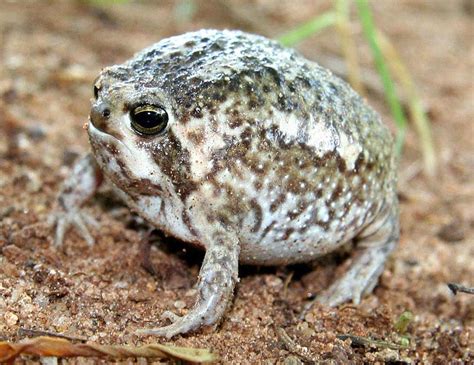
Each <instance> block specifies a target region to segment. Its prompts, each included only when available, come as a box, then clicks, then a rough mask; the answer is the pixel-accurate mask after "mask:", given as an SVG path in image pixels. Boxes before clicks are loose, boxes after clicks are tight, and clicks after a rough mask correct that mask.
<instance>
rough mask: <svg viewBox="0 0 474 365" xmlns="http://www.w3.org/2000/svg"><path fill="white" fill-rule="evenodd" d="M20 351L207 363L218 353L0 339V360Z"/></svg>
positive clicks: (57, 340) (52, 339) (152, 346)
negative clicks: (15, 341)
mask: <svg viewBox="0 0 474 365" xmlns="http://www.w3.org/2000/svg"><path fill="white" fill-rule="evenodd" d="M21 354H26V355H36V356H55V357H78V356H81V357H109V358H113V359H122V358H128V357H145V358H162V359H179V360H184V361H191V362H196V363H210V362H214V361H216V360H217V356H216V355H215V354H213V353H212V352H211V351H210V350H208V349H196V348H188V347H177V346H169V345H161V344H150V345H144V346H131V345H121V346H120V345H97V344H88V343H79V344H74V343H72V342H70V341H68V340H66V339H63V338H55V337H45V336H41V337H36V338H33V339H27V340H24V341H20V342H17V343H11V342H0V363H5V362H6V363H12V362H13V361H14V360H15V358H17V357H18V356H20V355H21Z"/></svg>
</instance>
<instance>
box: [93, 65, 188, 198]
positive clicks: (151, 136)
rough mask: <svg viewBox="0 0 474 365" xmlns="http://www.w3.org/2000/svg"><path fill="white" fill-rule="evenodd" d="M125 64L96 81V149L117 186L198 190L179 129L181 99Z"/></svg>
mask: <svg viewBox="0 0 474 365" xmlns="http://www.w3.org/2000/svg"><path fill="white" fill-rule="evenodd" d="M136 81H137V80H135V79H134V75H133V72H132V73H130V69H129V68H126V67H123V66H113V67H110V68H107V69H105V70H103V71H102V73H101V75H100V76H99V77H98V79H97V80H96V82H95V84H94V96H95V98H94V100H93V102H92V107H91V112H90V123H89V124H88V133H89V138H90V142H91V145H92V150H93V153H94V155H95V157H96V159H97V161H98V163H99V165H100V166H101V168H102V170H103V171H104V173H105V174H106V176H108V177H109V178H110V179H111V180H112V181H113V182H114V184H115V185H117V186H118V187H119V188H121V189H122V190H124V191H126V192H128V193H136V194H140V195H153V196H164V197H166V196H168V195H169V194H173V195H177V196H178V197H185V196H186V195H187V194H189V193H190V192H191V191H192V190H193V189H194V186H195V184H194V182H193V179H192V178H191V176H190V161H189V159H190V156H189V151H188V150H187V149H186V148H184V147H183V143H182V141H181V140H180V135H179V134H177V133H175V131H174V130H173V128H174V126H175V125H176V124H179V117H178V115H177V113H176V105H175V101H174V99H173V98H172V97H170V96H169V95H166V93H164V92H163V91H160V90H159V89H158V88H156V87H146V86H144V83H143V80H140V82H139V83H138V84H139V85H140V87H135V85H137V82H136Z"/></svg>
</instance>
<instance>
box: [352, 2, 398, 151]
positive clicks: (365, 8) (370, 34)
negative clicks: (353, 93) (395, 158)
mask: <svg viewBox="0 0 474 365" xmlns="http://www.w3.org/2000/svg"><path fill="white" fill-rule="evenodd" d="M356 3H357V8H358V10H359V17H360V22H361V24H362V28H363V30H364V34H365V37H366V38H367V41H368V43H369V45H370V48H371V49H372V54H373V56H374V61H375V66H376V68H377V72H378V73H379V75H380V78H381V80H382V84H383V88H384V91H385V97H386V99H387V101H388V104H389V106H390V110H391V113H392V116H393V118H394V119H395V123H396V125H397V129H398V132H397V139H396V148H397V153H398V154H401V152H402V149H403V143H404V140H405V133H406V126H407V119H406V116H405V113H404V112H403V109H402V106H401V103H400V100H399V99H398V97H397V94H396V92H395V85H394V83H393V80H392V77H391V75H390V72H389V70H388V67H387V64H386V63H385V60H384V58H383V55H382V51H381V50H380V45H379V43H378V41H377V31H376V29H375V25H374V21H373V17H372V12H371V10H370V8H369V4H368V1H367V0H356Z"/></svg>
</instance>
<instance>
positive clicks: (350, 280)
mask: <svg viewBox="0 0 474 365" xmlns="http://www.w3.org/2000/svg"><path fill="white" fill-rule="evenodd" d="M399 234H400V233H399V218H398V204H397V201H396V199H394V203H393V204H392V205H390V206H386V207H385V209H384V210H383V211H382V212H381V213H380V214H379V216H378V218H377V219H375V221H374V222H372V223H371V224H370V225H369V226H368V227H367V228H365V229H364V230H363V231H362V232H361V233H360V234H359V235H358V237H357V238H356V240H357V247H356V249H355V252H354V257H353V258H352V260H353V262H352V264H351V266H350V267H349V269H348V271H347V272H346V273H345V274H344V275H343V276H342V277H341V278H340V279H338V280H337V281H336V282H334V283H333V284H332V285H331V286H330V287H329V288H328V289H327V290H325V291H324V292H323V293H322V294H321V295H319V296H318V297H317V298H316V301H317V302H319V303H322V304H326V305H329V306H336V305H339V304H341V303H343V302H346V301H348V300H352V302H353V303H354V304H359V303H360V300H361V298H362V296H363V295H364V294H369V293H371V292H372V290H373V289H374V287H375V286H376V284H377V281H378V278H379V276H380V275H381V274H382V271H383V268H384V264H385V261H386V260H387V257H388V256H389V255H390V253H391V252H392V251H393V249H394V248H395V247H396V245H397V243H398V240H399Z"/></svg>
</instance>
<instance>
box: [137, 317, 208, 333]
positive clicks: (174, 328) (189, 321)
mask: <svg viewBox="0 0 474 365" xmlns="http://www.w3.org/2000/svg"><path fill="white" fill-rule="evenodd" d="M161 317H162V318H164V319H169V320H170V321H171V322H172V324H170V325H168V326H164V327H159V328H150V329H146V328H145V329H140V330H138V331H137V332H136V334H137V335H152V336H160V337H166V338H171V337H174V336H176V335H178V334H180V333H187V332H189V331H192V330H194V329H196V328H199V327H200V326H201V325H202V324H203V317H202V316H195V315H194V314H193V313H190V314H188V315H186V316H183V317H180V316H178V315H176V314H174V313H173V312H170V311H166V312H164V313H163V314H162V316H161Z"/></svg>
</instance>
